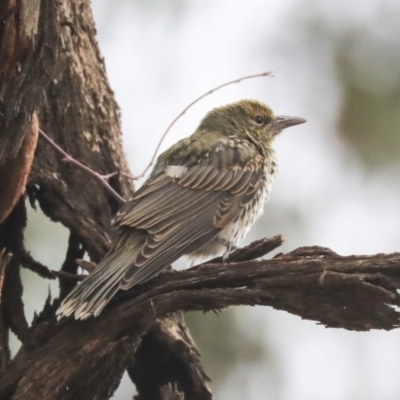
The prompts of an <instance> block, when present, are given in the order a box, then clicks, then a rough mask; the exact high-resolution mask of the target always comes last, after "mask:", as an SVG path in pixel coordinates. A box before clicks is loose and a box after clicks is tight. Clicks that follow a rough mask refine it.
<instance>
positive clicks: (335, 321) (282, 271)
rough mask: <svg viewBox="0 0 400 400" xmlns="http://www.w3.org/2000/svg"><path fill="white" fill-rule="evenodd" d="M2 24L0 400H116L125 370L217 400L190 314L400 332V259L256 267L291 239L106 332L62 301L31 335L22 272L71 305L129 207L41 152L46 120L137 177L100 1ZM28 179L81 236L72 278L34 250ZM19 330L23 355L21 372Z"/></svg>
mask: <svg viewBox="0 0 400 400" xmlns="http://www.w3.org/2000/svg"><path fill="white" fill-rule="evenodd" d="M0 18H1V24H0V80H1V88H0V216H2V217H1V218H2V219H1V218H0V221H2V222H1V223H0V254H1V257H0V258H1V259H0V299H1V302H0V374H1V375H0V399H11V398H12V399H24V400H29V399H38V398H40V399H77V398H85V399H107V398H109V397H110V396H111V395H112V393H113V392H114V390H115V389H116V388H117V386H118V384H119V381H120V379H121V376H122V374H123V372H124V371H125V370H127V371H128V373H129V375H130V377H131V379H132V381H133V382H134V383H135V385H136V387H137V389H138V395H137V399H140V400H150V399H151V400H153V399H183V398H185V399H191V400H192V399H194V400H197V399H198V400H200V399H201V400H203V399H211V397H212V396H211V392H210V389H209V387H208V378H207V376H206V374H205V373H204V371H203V369H202V366H201V363H200V359H199V351H198V350H197V348H196V346H195V344H194V343H193V341H192V339H191V337H190V333H189V332H188V330H187V328H186V326H185V324H184V321H183V318H182V315H181V314H179V313H180V312H185V311H189V310H203V311H207V310H214V309H221V308H225V307H228V306H232V305H239V304H247V305H264V306H272V307H274V308H277V309H282V310H286V311H289V312H291V313H293V314H296V315H299V316H300V317H302V318H306V319H311V320H314V321H317V322H319V323H322V324H324V325H325V326H327V327H338V328H339V327H340V328H344V329H352V330H369V329H393V328H395V327H397V326H398V318H399V315H398V312H397V311H396V309H395V308H394V306H398V305H399V304H400V299H399V294H398V293H397V289H398V288H399V285H400V255H399V254H389V255H376V256H358V257H356V256H353V257H341V256H339V255H337V254H335V253H333V252H332V251H330V250H328V249H322V248H318V247H312V248H303V249H298V250H297V251H294V252H292V253H289V254H285V255H282V254H281V255H278V256H277V257H275V258H274V259H272V260H267V261H265V260H264V261H254V259H255V258H257V257H261V256H263V255H264V254H266V253H268V252H269V251H271V250H272V249H274V248H276V247H277V246H279V245H280V243H281V242H282V239H281V238H280V237H275V238H272V239H263V240H260V241H257V242H255V243H253V244H252V245H251V246H249V247H247V248H245V249H240V250H238V251H236V252H235V253H234V254H233V255H232V256H231V257H230V258H229V261H228V262H227V263H222V262H221V259H215V260H212V261H211V262H209V263H207V264H204V265H201V266H198V267H195V268H192V269H190V270H187V271H182V272H167V273H165V274H163V275H162V276H159V277H158V278H156V279H154V280H152V281H151V282H148V283H147V284H145V285H142V286H140V287H138V288H135V289H134V290H131V291H129V292H124V293H120V294H118V295H117V296H116V298H115V300H114V301H113V302H112V303H111V304H110V305H109V307H107V308H106V310H105V311H104V313H103V314H102V315H101V316H100V317H98V318H96V319H89V320H87V321H80V322H77V321H73V320H65V321H61V322H60V323H57V322H56V321H55V317H54V313H55V310H56V308H57V306H58V304H59V299H57V300H56V301H52V300H51V299H48V301H47V302H46V305H45V307H44V309H43V311H42V312H41V313H40V315H39V316H37V317H36V318H35V320H34V321H33V323H32V325H31V326H28V324H27V321H26V319H25V315H24V309H23V303H22V290H23V287H22V283H21V280H20V271H19V268H20V265H22V266H25V267H27V268H31V269H32V270H33V271H34V272H37V273H38V274H40V275H41V276H43V277H46V278H49V277H50V278H54V277H55V276H58V277H59V279H60V291H61V297H64V296H65V295H66V294H67V293H68V291H69V290H70V289H71V288H72V287H73V285H74V284H75V283H76V282H77V280H79V276H77V275H76V272H77V264H76V262H75V259H76V258H81V257H82V256H83V254H84V253H85V252H86V253H88V254H89V256H90V257H91V259H92V260H93V261H95V262H97V261H98V260H100V259H101V257H102V256H103V255H104V253H105V252H106V250H107V249H108V248H109V244H110V239H111V238H112V231H111V230H110V217H111V216H112V215H113V214H114V212H115V211H116V210H117V207H118V204H117V203H116V201H115V199H114V198H113V197H112V196H110V195H109V194H108V193H106V192H105V191H104V188H102V187H101V186H99V185H98V183H97V182H95V181H94V180H92V178H91V177H89V176H87V175H85V174H84V173H83V172H82V171H80V170H79V169H77V168H76V167H74V166H72V165H70V164H67V163H65V162H63V160H62V159H61V157H60V156H59V154H57V153H56V152H55V151H54V149H53V148H51V147H50V146H49V145H48V143H46V142H44V141H42V140H40V138H39V140H38V141H37V129H36V128H35V124H34V122H35V121H34V119H35V117H34V115H35V113H37V115H38V118H39V124H40V126H41V128H42V129H43V130H44V131H45V132H46V133H47V134H48V135H49V136H51V137H52V138H53V140H54V141H55V142H57V143H58V144H59V145H60V146H61V147H62V148H63V149H64V150H65V151H67V152H68V153H69V154H71V155H72V156H73V157H74V158H76V159H78V160H80V161H83V162H84V163H85V164H86V165H88V166H90V167H91V168H93V169H94V170H96V171H97V172H99V173H102V174H107V173H110V172H114V171H122V172H129V171H128V168H127V164H126V160H125V157H124V154H123V150H122V146H121V132H120V123H119V111H118V107H117V105H116V103H115V100H114V97H113V93H112V91H111V89H110V87H109V85H108V82H107V78H106V74H105V69H104V64H103V61H102V59H101V56H100V54H99V51H98V47H97V43H96V40H95V28H94V22H93V19H92V15H91V11H90V7H89V2H88V0H76V1H72V0H67V1H64V2H62V3H61V2H60V3H57V2H55V1H53V0H29V1H28V0H7V1H3V2H2V3H1V5H0ZM57 55H58V59H57ZM56 60H57V63H56ZM36 143H37V145H36ZM137 145H138V146H140V143H138V144H137ZM35 148H36V152H35V157H34V160H33V166H32V170H31V171H30V165H31V160H32V153H33V151H34V149H35ZM29 171H30V175H29ZM28 175H29V180H28V185H27V189H28V195H29V199H30V200H31V202H32V204H39V206H40V207H41V209H42V210H43V211H44V213H45V214H46V215H47V216H48V217H49V218H51V219H52V220H54V221H58V222H60V223H62V224H63V225H64V226H66V227H67V228H68V229H69V230H70V238H69V243H68V251H67V253H66V255H65V261H64V263H63V265H62V266H49V267H50V268H51V269H59V267H61V271H58V274H53V273H52V272H51V271H50V269H49V268H47V267H46V266H44V265H41V264H40V263H37V262H36V261H35V260H34V259H33V258H32V257H31V256H30V255H29V254H28V253H27V252H26V250H25V249H24V244H23V230H24V227H25V225H26V210H25V205H24V199H20V196H21V194H22V193H23V191H24V188H25V183H26V179H27V176H28ZM110 183H111V185H112V186H113V188H114V189H115V190H116V191H118V192H119V193H121V194H122V195H123V196H124V197H125V198H129V196H130V195H131V194H132V193H133V186H132V184H131V182H129V181H128V180H127V179H125V178H122V177H121V175H117V176H115V177H114V178H113V179H112V180H111V182H110ZM5 199H8V200H5ZM1 201H3V203H2V202H1ZM48 234H51V233H50V232H49V233H48ZM3 249H5V251H4V252H3ZM6 253H12V254H13V257H12V259H11V260H9V259H8V256H7V255H6ZM1 289H2V290H1ZM10 329H11V330H13V331H14V332H15V333H16V334H17V336H18V337H19V338H20V339H21V341H22V343H23V345H22V347H21V349H20V351H19V352H18V354H17V355H16V356H15V357H14V358H13V359H12V360H10V352H9V348H8V335H9V330H10Z"/></svg>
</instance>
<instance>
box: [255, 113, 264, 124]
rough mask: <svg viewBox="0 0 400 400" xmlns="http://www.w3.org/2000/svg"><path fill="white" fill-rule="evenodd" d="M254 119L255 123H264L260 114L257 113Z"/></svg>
mask: <svg viewBox="0 0 400 400" xmlns="http://www.w3.org/2000/svg"><path fill="white" fill-rule="evenodd" d="M254 121H256V124H258V125H262V124H263V123H264V118H263V117H262V116H261V115H257V117H255V118H254Z"/></svg>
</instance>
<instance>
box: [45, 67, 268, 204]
mask: <svg viewBox="0 0 400 400" xmlns="http://www.w3.org/2000/svg"><path fill="white" fill-rule="evenodd" d="M272 74H273V71H268V72H262V73H260V74H254V75H248V76H244V77H242V78H239V79H235V80H233V81H229V82H225V83H223V84H222V85H219V86H217V87H215V88H213V89H211V90H209V91H208V92H206V93H203V94H202V95H201V96H199V97H197V98H196V99H195V100H193V101H192V102H191V103H190V104H189V105H188V106H186V107H185V108H184V109H183V110H182V111H181V112H180V113H179V114H178V115H177V116H176V117H175V118H174V120H173V121H172V122H171V123H170V124H169V125H168V128H167V129H166V130H165V132H164V133H163V135H162V136H161V139H160V141H159V142H158V144H157V147H156V149H155V150H154V153H153V156H152V157H151V160H150V162H149V163H148V164H147V166H146V168H145V169H144V170H143V171H142V172H141V173H140V174H139V175H135V176H130V175H129V174H126V173H124V172H118V171H116V172H111V173H110V174H107V175H101V174H99V173H98V172H96V171H94V170H92V169H91V168H89V167H87V166H86V165H84V164H82V163H81V162H79V161H78V160H76V159H75V158H73V157H72V156H70V155H69V154H68V153H67V152H65V151H64V150H63V149H62V148H61V147H60V146H59V145H58V144H56V143H55V142H54V141H53V140H52V139H51V138H50V137H49V136H48V135H47V134H46V133H45V132H44V131H43V130H42V129H40V128H39V134H40V135H41V136H42V138H43V139H44V140H46V142H47V143H49V144H50V146H51V147H53V149H55V150H56V151H57V152H58V153H60V154H62V155H63V156H64V161H65V162H68V163H70V164H73V165H75V166H76V167H78V168H80V169H81V170H83V171H85V172H86V173H88V174H89V175H90V176H91V177H93V178H94V179H95V180H96V181H97V182H99V183H100V185H101V186H103V187H104V188H105V189H106V190H107V191H108V192H109V194H110V195H111V196H112V197H113V198H114V199H115V200H116V201H117V202H118V203H120V204H123V203H125V202H126V200H125V199H123V198H122V197H121V196H120V195H119V194H118V193H117V192H116V191H115V190H114V189H113V188H112V187H111V186H110V184H109V183H108V182H107V181H108V179H110V178H112V177H113V176H115V175H118V174H121V175H122V176H124V177H126V178H129V179H132V180H137V179H140V178H143V177H144V176H145V175H146V173H147V171H148V170H149V169H150V168H151V167H152V166H153V164H154V162H155V160H156V157H157V153H158V151H159V150H160V147H161V144H162V142H163V141H164V139H165V138H166V137H167V135H168V133H169V131H170V130H171V129H172V127H173V126H174V125H175V124H176V122H177V121H178V120H179V119H180V118H182V117H183V115H185V114H186V112H187V111H188V110H189V109H190V108H192V107H193V106H194V105H195V104H196V103H198V102H199V101H200V100H202V99H204V98H205V97H207V96H209V95H210V94H212V93H214V92H216V91H217V90H220V89H222V88H224V87H226V86H230V85H233V84H234V83H240V82H242V81H244V80H247V79H253V78H261V77H264V76H273V75H272Z"/></svg>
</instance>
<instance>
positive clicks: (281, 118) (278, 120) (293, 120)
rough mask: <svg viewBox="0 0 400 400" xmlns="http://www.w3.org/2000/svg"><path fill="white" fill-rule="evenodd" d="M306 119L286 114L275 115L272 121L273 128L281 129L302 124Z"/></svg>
mask: <svg viewBox="0 0 400 400" xmlns="http://www.w3.org/2000/svg"><path fill="white" fill-rule="evenodd" d="M304 122H306V120H305V119H304V118H300V117H290V116H288V115H277V116H276V117H275V119H274V120H273V121H272V125H273V126H274V128H276V129H279V130H282V129H285V128H289V126H294V125H300V124H304Z"/></svg>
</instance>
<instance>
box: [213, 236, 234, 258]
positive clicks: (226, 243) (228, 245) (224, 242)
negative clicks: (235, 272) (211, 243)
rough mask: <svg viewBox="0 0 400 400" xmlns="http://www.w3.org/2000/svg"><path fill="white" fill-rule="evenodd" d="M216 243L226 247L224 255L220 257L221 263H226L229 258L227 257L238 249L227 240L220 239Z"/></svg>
mask: <svg viewBox="0 0 400 400" xmlns="http://www.w3.org/2000/svg"><path fill="white" fill-rule="evenodd" d="M218 241H219V242H220V243H221V244H222V245H224V246H225V247H226V251H225V253H224V254H223V255H222V261H223V262H226V261H227V260H228V258H229V256H230V255H231V254H232V253H233V252H234V251H235V250H236V249H237V248H238V247H237V246H236V245H235V244H233V243H232V242H229V241H228V240H225V239H221V238H219V239H218Z"/></svg>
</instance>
